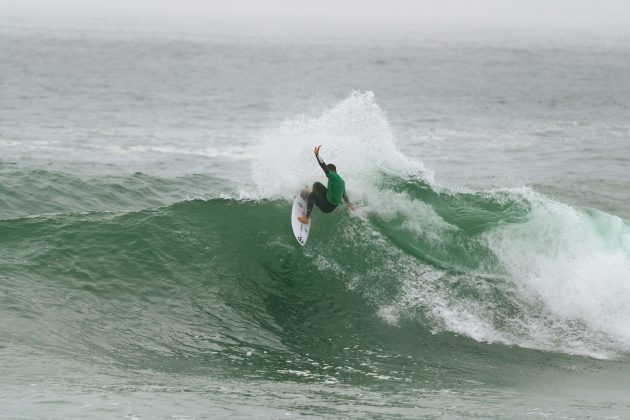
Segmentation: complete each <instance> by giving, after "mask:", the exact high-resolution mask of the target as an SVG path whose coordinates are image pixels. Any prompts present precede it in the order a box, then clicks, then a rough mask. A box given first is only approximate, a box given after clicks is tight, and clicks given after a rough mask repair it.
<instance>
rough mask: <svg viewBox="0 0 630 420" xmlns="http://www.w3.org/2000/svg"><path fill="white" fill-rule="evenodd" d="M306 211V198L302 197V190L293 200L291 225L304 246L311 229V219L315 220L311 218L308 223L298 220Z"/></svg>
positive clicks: (296, 237)
mask: <svg viewBox="0 0 630 420" xmlns="http://www.w3.org/2000/svg"><path fill="white" fill-rule="evenodd" d="M304 213H306V200H305V199H304V198H302V196H301V192H299V193H298V195H297V197H295V200H294V201H293V209H292V210H291V227H292V228H293V234H294V235H295V239H297V241H298V242H299V243H300V245H302V246H304V245H306V240H307V239H308V232H309V231H310V230H311V221H312V220H313V219H312V218H311V219H309V220H308V224H306V225H305V224H304V223H301V222H300V221H299V220H298V217H300V216H301V215H303V214H304Z"/></svg>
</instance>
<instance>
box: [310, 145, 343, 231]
mask: <svg viewBox="0 0 630 420" xmlns="http://www.w3.org/2000/svg"><path fill="white" fill-rule="evenodd" d="M320 147H322V146H321V145H319V146H317V147H316V148H315V150H314V152H315V158H316V159H317V163H319V166H321V168H322V170H323V171H324V173H325V174H326V177H327V178H328V187H324V185H323V184H322V183H321V182H316V183H314V184H313V189H312V190H311V192H310V193H309V194H308V196H307V197H306V203H307V204H306V213H304V214H303V215H302V216H300V217H298V220H299V221H300V222H301V223H303V224H308V221H309V219H310V217H311V212H312V211H313V205H316V206H317V207H318V208H319V209H320V210H321V211H323V212H324V213H330V212H332V211H333V210H335V209H336V208H337V206H338V205H339V204H340V203H341V199H342V198H343V201H345V202H346V204H347V205H348V206H349V207H350V208H351V209H353V207H352V205H351V204H350V201H348V196H347V195H346V183H345V181H344V180H343V178H342V177H340V176H339V174H337V167H336V166H335V165H333V164H332V163H329V164H328V165H327V164H326V163H325V162H324V160H323V159H322V158H321V156H319V149H320ZM305 193H306V191H305Z"/></svg>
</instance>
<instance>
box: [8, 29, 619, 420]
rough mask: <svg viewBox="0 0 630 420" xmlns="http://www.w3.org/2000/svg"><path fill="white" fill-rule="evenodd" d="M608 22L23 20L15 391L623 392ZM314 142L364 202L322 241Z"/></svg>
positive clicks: (567, 405)
mask: <svg viewBox="0 0 630 420" xmlns="http://www.w3.org/2000/svg"><path fill="white" fill-rule="evenodd" d="M587 41H588V40H587ZM587 41H584V40H580V39H577V40H567V39H565V38H562V39H556V38H554V37H552V36H550V37H549V38H548V39H547V38H544V37H542V38H540V37H539V38H536V40H532V39H529V38H527V37H523V38H518V37H517V38H509V39H508V40H501V39H498V38H494V37H487V36H485V37H484V36H477V35H475V36H471V37H469V38H468V37H465V38H459V39H449V40H443V39H441V38H440V37H439V36H437V35H432V36H416V37H403V38H400V39H393V38H387V39H378V38H365V39H363V38H360V37H359V38H356V37H355V38H351V39H344V38H334V39H332V38H331V39H327V38H326V37H320V38H316V39H309V38H303V39H295V38H289V37H281V36H278V37H269V36H260V37H248V36H239V35H235V34H230V33H220V34H214V35H205V36H186V35H184V34H182V33H169V32H166V33H158V34H156V33H152V32H142V31H138V32H132V31H128V32H124V31H123V32H120V31H119V32H116V31H96V30H60V29H56V30H52V29H46V28H30V29H24V28H21V27H20V26H19V25H17V24H15V23H14V24H13V25H9V26H8V27H5V29H4V30H3V31H2V32H1V35H0V56H1V57H2V65H1V66H0V83H1V90H0V312H1V319H2V322H1V323H0V378H1V379H0V414H1V415H2V416H5V417H10V418H16V417H27V418H31V417H53V418H68V417H83V418H85V417H133V418H154V417H171V418H172V417H176V418H203V417H227V416H233V417H251V416H253V415H260V416H263V417H272V418H276V417H283V418H284V417H286V416H291V417H298V416H307V415H309V416H310V415H315V416H318V417H349V416H353V417H365V416H372V417H387V418H396V417H406V418H419V417H423V418H427V417H429V418H430V417H481V418H487V417H497V418H513V417H519V418H526V417H534V418H536V417H552V418H575V417H578V418H579V417H589V416H590V417H595V418H602V417H608V418H624V417H626V416H627V415H628V413H629V412H630V411H629V410H630V402H629V401H630V400H628V397H627V396H628V391H630V364H629V363H628V354H629V351H630V223H629V222H628V220H629V219H630V211H629V210H628V208H629V207H628V206H629V204H630V193H629V191H630V181H628V174H629V172H628V163H629V162H630V146H629V144H628V142H629V141H630V122H629V121H628V116H629V115H630V44H628V43H625V42H624V41H620V40H616V41H615V42H599V41H592V40H591V41H588V42H587ZM316 144H322V145H323V146H322V156H323V157H324V159H325V160H327V161H334V162H335V163H336V164H337V166H338V168H339V172H340V174H341V175H342V176H343V177H344V178H345V180H346V184H347V187H348V193H349V195H350V198H351V199H352V200H353V201H354V202H356V203H357V204H358V206H359V210H358V211H357V212H354V213H352V212H348V211H346V210H345V209H339V210H337V211H335V212H334V213H332V214H331V215H325V216H324V215H323V214H321V213H318V212H315V213H314V219H313V229H312V233H311V236H310V238H309V242H308V244H307V245H306V246H305V247H301V246H300V245H299V244H298V243H297V242H296V241H295V239H294V238H293V236H292V232H291V229H290V222H289V216H290V207H291V204H290V202H291V199H292V197H293V196H294V195H295V193H296V191H298V189H299V188H301V186H303V185H304V183H310V182H312V181H314V180H317V179H319V178H318V177H320V176H321V174H320V172H319V168H318V167H317V165H316V162H315V160H314V159H313V157H312V154H311V150H312V147H313V146H314V145H316Z"/></svg>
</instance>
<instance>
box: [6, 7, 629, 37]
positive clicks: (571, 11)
mask: <svg viewBox="0 0 630 420" xmlns="http://www.w3.org/2000/svg"><path fill="white" fill-rule="evenodd" d="M0 14H1V15H3V17H4V18H11V17H21V18H27V19H28V18H29V17H33V18H38V19H46V18H50V19H52V18H64V17H68V18H84V17H87V18H91V19H93V18H97V19H98V18H103V19H106V18H120V17H124V18H126V19H136V18H137V19H169V20H177V19H195V20H203V19H248V20H251V19H254V20H260V21H266V22H269V21H276V20H277V21H313V22H330V23H334V24H336V23H339V24H348V25H357V24H379V23H380V24H383V25H392V24H393V25H401V26H414V25H427V26H438V27H439V26H453V25H455V26H457V25H462V26H508V27H512V26H513V27H523V26H525V27H549V28H560V29H562V28H576V29H579V28H585V29H606V28H611V29H614V30H619V29H624V28H630V0H599V1H596V0H416V1H412V0H363V1H361V0H260V1H256V0H221V1H217V0H54V1H51V0H1V1H0Z"/></svg>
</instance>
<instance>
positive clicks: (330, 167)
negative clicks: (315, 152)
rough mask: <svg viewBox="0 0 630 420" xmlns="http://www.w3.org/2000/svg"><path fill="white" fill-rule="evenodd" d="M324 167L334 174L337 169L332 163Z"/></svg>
mask: <svg viewBox="0 0 630 420" xmlns="http://www.w3.org/2000/svg"><path fill="white" fill-rule="evenodd" d="M326 167H327V168H328V169H329V170H331V171H333V172H334V173H337V167H336V166H335V165H333V164H332V163H329V164H328V165H326Z"/></svg>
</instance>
